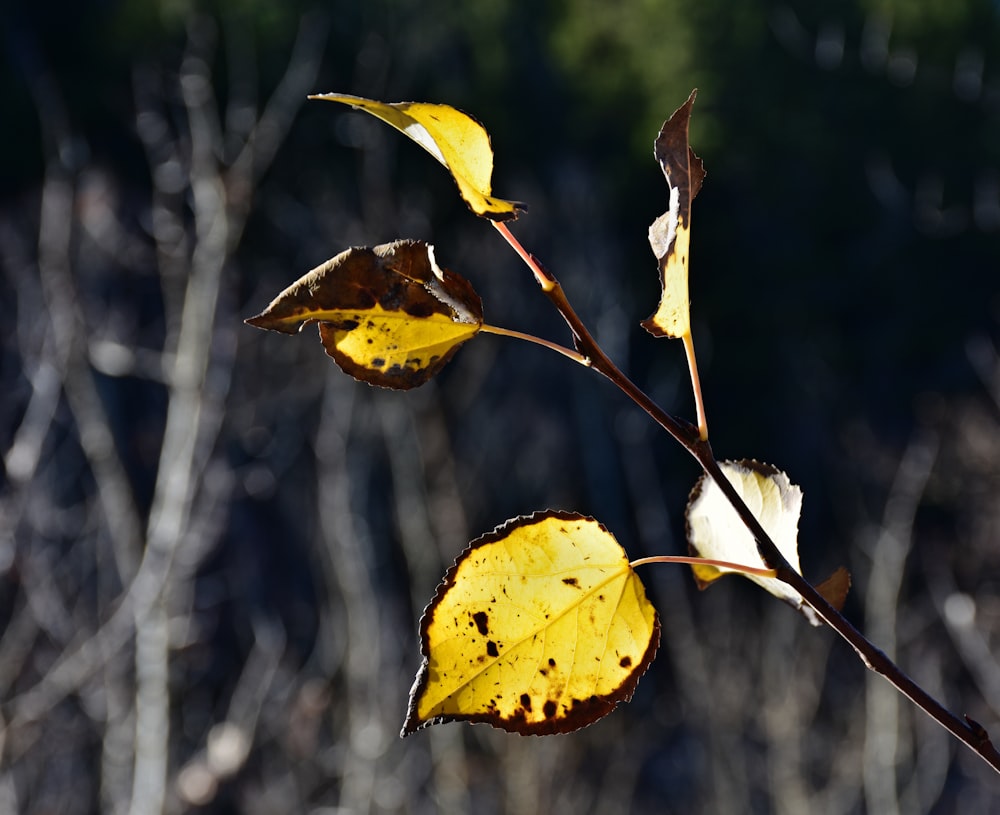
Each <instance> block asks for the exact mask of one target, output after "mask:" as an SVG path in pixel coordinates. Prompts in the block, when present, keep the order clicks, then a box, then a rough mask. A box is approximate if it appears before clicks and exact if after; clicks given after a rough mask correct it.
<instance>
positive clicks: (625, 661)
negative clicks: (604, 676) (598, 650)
mask: <svg viewBox="0 0 1000 815" xmlns="http://www.w3.org/2000/svg"><path fill="white" fill-rule="evenodd" d="M618 664H619V665H621V666H622V667H623V668H629V667H631V666H632V657H622V658H621V662H619V663H618Z"/></svg>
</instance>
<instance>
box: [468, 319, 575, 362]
mask: <svg viewBox="0 0 1000 815" xmlns="http://www.w3.org/2000/svg"><path fill="white" fill-rule="evenodd" d="M479 330H480V331H482V332H483V333H484V334H496V335H498V336H501V337H513V338H514V339H518V340H524V341H525V342H532V343H534V344H535V345H541V346H542V347H543V348H548V349H550V350H552V351H555V352H556V353H559V354H562V355H563V356H564V357H567V358H569V359H571V360H573V362H579V363H580V364H581V365H585V366H587V367H588V368H589V367H590V359H588V358H587V357H585V356H584V355H583V354H581V353H579V352H577V351H574V350H573V349H572V348H566V347H565V346H563V345H559V344H558V343H554V342H549V341H548V340H543V339H542V338H541V337H536V336H535V335H534V334H525V333H523V332H521V331H514V330H513V329H511V328H500V326H496V325H489V324H488V323H483V324H482V325H481V326H479Z"/></svg>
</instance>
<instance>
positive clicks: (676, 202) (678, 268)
mask: <svg viewBox="0 0 1000 815" xmlns="http://www.w3.org/2000/svg"><path fill="white" fill-rule="evenodd" d="M696 95H697V91H691V95H690V96H689V97H688V100H687V101H686V102H685V103H684V104H683V105H681V106H680V107H679V108H678V109H677V110H675V111H674V113H673V115H672V116H671V117H670V118H669V119H668V120H667V121H666V122H664V124H663V128H662V129H661V130H660V134H659V136H657V139H656V142H655V143H654V146H653V154H654V155H655V157H656V160H657V161H658V162H659V163H660V167H661V169H662V170H663V175H664V176H665V177H666V179H667V186H668V187H669V190H670V198H669V206H668V208H667V211H666V212H664V213H663V215H661V216H660V217H659V218H657V219H656V220H655V221H653V223H652V224H651V225H650V227H649V245H650V247H651V248H652V250H653V254H654V255H656V259H657V261H659V267H660V284H661V285H662V287H663V291H662V294H661V296H660V305H659V307H658V308H657V310H656V313H655V314H653V315H652V316H650V317H649V318H648V319H647V320H645V321H643V323H642V326H643V328H645V329H646V330H647V331H649V333H651V334H653V335H654V336H657V337H684V336H685V335H687V334H689V333H690V332H691V309H690V302H689V297H688V253H689V250H690V246H691V202H692V201H693V200H694V197H695V196H696V195H697V194H698V191H699V190H700V189H701V184H702V182H703V181H704V180H705V167H704V165H703V164H702V161H701V159H700V158H698V156H696V155H695V153H694V150H692V149H691V146H690V145H689V144H688V125H689V123H690V120H691V107H692V105H694V100H695V96H696Z"/></svg>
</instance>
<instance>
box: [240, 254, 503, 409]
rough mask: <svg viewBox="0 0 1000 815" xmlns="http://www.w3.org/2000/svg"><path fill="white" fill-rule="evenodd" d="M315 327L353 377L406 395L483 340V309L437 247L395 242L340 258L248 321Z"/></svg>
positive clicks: (289, 330)
mask: <svg viewBox="0 0 1000 815" xmlns="http://www.w3.org/2000/svg"><path fill="white" fill-rule="evenodd" d="M312 322H317V323H319V334H320V339H321V340H322V342H323V346H324V347H325V348H326V351H327V353H328V354H329V355H330V356H331V357H333V358H334V360H335V361H336V362H337V364H338V365H339V366H340V367H341V368H343V369H344V370H345V371H346V372H347V373H349V374H351V375H352V376H354V377H355V378H357V379H361V380H363V381H365V382H368V383H370V384H372V385H378V386H380V387H384V388H397V389H407V388H413V387H416V386H417V385H422V384H423V383H424V382H426V381H427V380H428V379H430V378H431V377H432V376H434V375H435V374H436V373H437V372H438V371H440V370H441V368H443V367H444V365H445V364H446V363H447V362H448V360H449V359H451V357H452V355H453V354H454V353H455V351H457V350H458V347H459V346H460V345H461V344H462V343H464V342H466V341H467V340H469V339H471V338H472V337H474V336H475V335H476V333H477V332H478V331H479V329H480V327H481V326H482V324H483V307H482V303H481V301H480V300H479V296H478V295H477V294H476V293H475V291H474V290H473V289H472V286H471V285H470V284H469V282H468V281H467V280H465V278H463V277H460V276H459V275H456V274H454V273H453V272H450V271H448V270H447V269H442V268H440V267H439V266H438V265H437V262H436V261H435V259H434V247H433V246H431V245H429V244H426V243H424V242H423V241H395V242H394V243H387V244H383V245H381V246H376V247H374V248H367V247H355V248H353V249H348V250H347V251H345V252H341V253H340V254H339V255H337V256H336V257H334V258H332V259H330V260H328V261H327V262H326V263H323V264H322V265H320V266H317V267H316V268H315V269H313V270H312V271H311V272H309V273H308V274H306V275H305V276H303V277H301V278H300V279H299V280H297V281H296V282H295V283H293V284H292V285H291V286H289V287H288V288H287V289H285V290H284V291H283V292H281V294H279V295H278V296H277V297H276V298H275V299H274V300H273V301H272V302H271V304H270V305H269V306H268V307H267V308H266V309H264V311H263V312H261V313H260V314H258V315H257V316H256V317H252V318H250V319H249V320H247V323H249V324H250V325H253V326H256V327H258V328H267V329H271V330H272V331H281V332H284V333H286V334H295V333H297V332H298V331H300V330H301V329H302V327H303V326H304V325H306V324H307V323H312Z"/></svg>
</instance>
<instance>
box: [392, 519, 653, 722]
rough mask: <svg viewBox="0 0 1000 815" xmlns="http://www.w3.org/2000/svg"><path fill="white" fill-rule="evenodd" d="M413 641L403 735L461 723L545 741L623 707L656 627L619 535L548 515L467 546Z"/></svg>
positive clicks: (650, 655)
mask: <svg viewBox="0 0 1000 815" xmlns="http://www.w3.org/2000/svg"><path fill="white" fill-rule="evenodd" d="M420 637H421V652H422V654H423V656H424V661H423V664H422V665H421V668H420V672H419V673H418V674H417V678H416V681H415V682H414V684H413V689H412V690H411V691H410V706H409V712H408V714H407V718H406V723H405V724H404V726H403V735H408V734H410V733H413V732H414V731H416V730H419V729H420V728H421V727H423V726H425V725H427V724H435V723H438V722H449V721H458V720H461V721H469V722H487V723H489V724H491V725H493V726H494V727H499V728H502V729H504V730H508V731H511V732H515V733H520V734H522V735H527V734H533V735H544V734H549V733H567V732H569V731H572V730H577V729H578V728H581V727H584V726H585V725H588V724H591V723H592V722H595V721H597V720H598V719H600V718H601V717H603V716H606V715H607V714H608V713H610V712H611V711H612V710H613V709H614V708H615V706H616V705H617V704H618V703H619V702H622V701H628V700H629V699H630V698H631V697H632V692H633V691H634V690H635V686H636V683H637V682H638V681H639V677H640V676H641V675H642V674H643V673H644V672H645V670H646V668H647V667H648V666H649V663H650V662H651V661H652V659H653V656H654V654H655V653H656V647H657V645H658V643H659V638H660V623H659V619H658V617H657V614H656V610H655V609H654V608H653V606H652V605H651V604H650V603H649V601H648V600H647V599H646V593H645V590H644V589H643V586H642V583H641V582H640V581H639V578H638V576H637V575H636V574H635V572H634V571H633V570H632V568H631V566H629V561H628V558H627V557H626V556H625V552H624V551H623V550H622V548H621V546H619V545H618V542H617V541H616V540H615V539H614V537H613V536H612V535H611V534H610V533H609V532H608V531H607V530H606V529H605V528H604V527H603V526H602V525H601V524H599V523H598V522H597V521H595V520H593V519H592V518H586V517H584V516H582V515H576V514H573V513H566V512H556V511H551V510H550V511H547V512H543V513H536V514H534V515H531V516H528V517H521V518H516V519H514V520H511V521H508V522H507V523H506V524H504V525H503V526H500V527H498V528H497V529H495V530H494V531H493V532H492V533H490V534H488V535H484V536H483V537H481V538H479V539H478V540H476V541H473V543H472V544H471V545H470V546H469V548H468V549H466V550H465V551H464V552H463V553H462V554H461V555H460V556H459V558H458V560H457V561H456V562H455V565H454V566H453V567H452V568H451V569H450V570H449V571H448V574H447V575H445V579H444V582H443V583H442V584H441V585H440V586H439V587H438V590H437V593H436V594H435V596H434V599H433V600H432V601H431V603H430V605H429V606H428V607H427V609H426V610H425V611H424V615H423V618H422V619H421V622H420Z"/></svg>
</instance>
